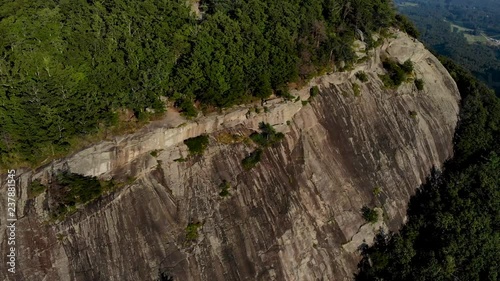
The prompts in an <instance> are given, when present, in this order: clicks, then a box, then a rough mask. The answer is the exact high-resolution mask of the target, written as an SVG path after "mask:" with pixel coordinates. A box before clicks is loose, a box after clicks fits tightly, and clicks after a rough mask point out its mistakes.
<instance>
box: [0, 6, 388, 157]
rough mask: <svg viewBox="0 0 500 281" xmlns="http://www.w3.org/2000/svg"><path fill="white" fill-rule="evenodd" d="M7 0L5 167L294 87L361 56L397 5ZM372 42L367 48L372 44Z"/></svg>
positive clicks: (1, 86) (1, 66)
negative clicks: (124, 127) (129, 114)
mask: <svg viewBox="0 0 500 281" xmlns="http://www.w3.org/2000/svg"><path fill="white" fill-rule="evenodd" d="M200 6H201V7H202V12H203V16H202V18H198V17H196V16H195V15H194V14H193V12H192V11H191V8H190V7H189V6H188V5H187V3H186V1H184V0H182V1H181V0H168V1H167V0H143V1H122V0H108V1H90V0H89V1H83V0H71V1H70V0H43V1H41V0H30V1H27V0H6V1H2V2H1V4H0V56H1V58H2V59H1V60H0V101H1V104H0V116H1V119H0V166H5V165H7V164H11V163H18V164H19V163H25V164H26V163H37V162H39V161H41V160H43V159H45V158H46V157H50V156H51V155H52V156H53V155H57V154H64V153H67V151H68V150H69V149H70V148H71V147H72V146H74V145H75V142H78V139H79V138H80V137H81V136H84V135H89V134H93V133H95V132H97V131H99V130H100V128H103V127H109V126H113V125H116V124H117V123H118V122H119V121H120V118H119V114H118V113H119V112H120V111H119V110H122V109H130V110H133V112H134V115H135V117H136V118H137V119H138V120H145V119H147V118H148V116H149V115H151V114H154V113H161V112H162V111H164V110H165V105H164V102H162V100H161V99H160V98H161V97H167V98H168V99H169V100H170V101H171V102H172V103H174V104H175V105H176V106H177V107H178V108H180V109H181V110H182V111H183V113H184V114H186V115H188V116H194V115H195V114H196V111H197V109H203V108H207V107H228V106H231V105H234V104H237V103H243V102H246V101H249V100H253V99H260V98H265V97H268V96H269V95H271V94H272V93H273V91H276V90H281V92H283V91H286V86H287V83H288V82H291V81H297V80H299V79H307V78H310V77H311V76H312V75H314V74H316V73H319V72H321V71H324V70H325V69H331V68H332V66H333V65H335V64H338V63H339V62H341V61H345V62H348V63H349V62H352V61H354V60H355V57H354V53H353V51H352V49H351V46H352V44H351V43H352V42H353V40H354V38H355V37H356V35H357V34H358V33H359V32H358V30H360V31H362V32H363V33H364V34H365V38H367V40H368V41H370V38H371V36H369V35H370V34H372V32H375V31H379V30H380V29H381V28H384V27H387V26H389V25H391V24H393V23H394V18H395V17H394V15H395V13H394V9H393V6H392V2H391V1H390V0H376V1H368V0H355V1H352V0H251V1H243V0H204V1H202V2H201V5H200ZM368 43H370V42H368Z"/></svg>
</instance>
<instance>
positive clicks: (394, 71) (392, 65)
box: [380, 59, 413, 88]
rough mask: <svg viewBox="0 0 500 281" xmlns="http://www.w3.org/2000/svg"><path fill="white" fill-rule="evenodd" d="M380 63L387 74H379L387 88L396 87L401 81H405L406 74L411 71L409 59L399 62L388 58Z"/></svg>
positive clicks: (406, 78) (411, 65)
mask: <svg viewBox="0 0 500 281" xmlns="http://www.w3.org/2000/svg"><path fill="white" fill-rule="evenodd" d="M382 65H383V67H384V69H385V70H386V72H387V74H384V75H381V76H380V78H381V80H382V82H384V86H386V87H387V88H397V87H398V86H399V85H401V84H402V83H403V82H406V81H407V80H408V76H409V75H410V74H411V73H412V72H413V63H412V62H411V61H410V60H407V61H405V62H404V63H403V64H400V63H397V62H395V61H393V60H390V59H388V60H385V61H384V62H383V63H382Z"/></svg>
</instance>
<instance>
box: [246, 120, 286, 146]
mask: <svg viewBox="0 0 500 281" xmlns="http://www.w3.org/2000/svg"><path fill="white" fill-rule="evenodd" d="M259 129H260V133H253V134H251V135H250V139H251V140H252V141H254V142H255V143H256V144H258V145H259V146H260V147H268V146H272V145H274V144H275V143H278V142H280V141H281V140H282V139H283V138H284V137H285V135H284V134H283V133H281V132H276V130H275V129H274V128H273V126H271V124H269V123H264V122H261V123H260V124H259Z"/></svg>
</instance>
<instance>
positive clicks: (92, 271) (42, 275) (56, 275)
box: [0, 33, 459, 281]
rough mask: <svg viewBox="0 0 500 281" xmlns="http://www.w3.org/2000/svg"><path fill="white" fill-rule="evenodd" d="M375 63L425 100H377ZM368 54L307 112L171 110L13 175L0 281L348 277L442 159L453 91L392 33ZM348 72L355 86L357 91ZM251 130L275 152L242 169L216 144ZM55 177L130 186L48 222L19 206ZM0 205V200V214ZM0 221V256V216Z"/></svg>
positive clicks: (239, 151) (303, 107) (237, 149)
mask: <svg viewBox="0 0 500 281" xmlns="http://www.w3.org/2000/svg"><path fill="white" fill-rule="evenodd" d="M384 56H387V57H392V58H394V59H397V60H398V61H400V62H403V61H405V60H407V59H411V60H412V61H413V62H414V68H415V75H416V76H417V77H418V78H421V79H423V81H424V83H425V87H424V90H423V91H417V89H416V88H415V86H414V84H413V83H405V84H403V85H402V86H400V87H399V88H398V89H397V90H387V89H385V88H384V87H383V83H382V82H381V80H380V79H379V77H378V75H377V74H382V73H383V69H382V66H381V62H380V60H381V57H384ZM369 57H370V59H369V60H367V61H366V62H364V63H362V64H359V65H357V66H356V67H355V69H354V70H352V71H349V72H342V73H334V74H331V75H326V76H323V77H319V78H317V79H315V80H313V81H311V82H310V83H309V85H308V87H305V88H303V89H301V90H299V91H295V92H292V94H293V95H298V96H300V98H301V99H302V100H306V99H308V98H309V88H310V87H312V86H315V85H317V86H319V88H320V90H321V94H320V95H318V96H316V97H314V98H312V99H311V102H310V103H308V104H306V103H302V102H300V101H298V102H293V101H289V102H283V101H281V100H278V99H276V100H272V101H268V102H267V104H266V107H267V110H266V112H262V113H255V112H251V110H250V109H251V107H249V106H242V107H238V108H234V109H231V110H228V111H227V112H225V113H224V114H212V115H209V116H205V117H202V118H200V119H199V120H196V121H185V120H182V118H180V117H178V116H176V114H175V113H173V112H171V113H169V115H168V116H167V117H166V118H165V119H164V120H161V121H156V122H153V123H152V124H150V125H149V126H147V127H146V128H144V129H142V130H140V131H139V132H137V133H135V134H133V135H128V136H123V137H117V138H116V139H115V140H114V141H105V142H101V143H99V144H96V145H94V146H92V147H89V148H87V149H85V150H82V151H80V152H78V153H76V154H74V155H72V156H69V157H67V158H65V159H61V160H58V161H54V162H53V163H51V164H50V165H47V166H45V167H41V168H39V169H38V170H36V171H22V172H23V173H22V174H21V175H20V177H19V186H18V202H17V203H18V218H19V220H18V221H17V237H16V239H17V242H16V247H17V251H18V259H17V266H16V269H17V272H16V274H10V273H9V274H4V273H6V272H7V266H6V264H5V263H2V264H1V265H0V271H1V272H2V276H4V277H3V280H51V281H52V280H155V279H156V278H157V277H158V276H159V272H164V273H166V274H168V275H169V276H173V277H174V280H301V281H302V280H350V279H352V277H353V274H354V272H355V271H356V265H357V262H358V260H359V253H358V252H357V249H358V247H359V246H361V244H363V243H365V242H366V243H371V242H372V240H373V237H374V233H375V231H377V230H378V229H379V228H385V229H391V230H396V229H397V228H398V227H399V225H400V224H401V223H402V222H403V221H404V219H405V213H406V206H407V202H408V199H409V197H410V196H411V195H412V194H413V193H414V191H415V189H416V188H417V187H418V186H419V184H420V183H421V182H422V181H423V180H424V179H425V177H426V175H427V174H428V173H429V171H430V169H431V167H432V166H440V165H441V163H443V162H444V160H446V159H447V158H449V157H450V156H451V155H452V137H453V133H454V128H455V124H456V122H457V114H458V99H459V93H458V90H457V88H456V85H455V83H454V81H453V80H452V78H451V77H450V75H449V74H448V73H447V71H446V70H445V68H444V67H443V66H442V65H441V64H440V63H439V61H438V60H437V59H436V58H435V57H434V56H433V55H432V54H431V53H430V52H428V51H427V50H425V48H424V47H423V45H422V44H420V43H419V42H416V41H414V40H412V39H410V38H409V37H408V36H407V35H405V34H403V33H396V34H395V38H391V39H389V40H387V41H386V43H385V44H384V45H382V46H381V47H379V48H377V49H376V50H373V51H371V54H370V56H369ZM359 70H363V71H365V72H366V73H367V75H368V76H369V80H368V82H366V83H361V82H360V81H357V80H356V78H355V73H356V72H357V71H359ZM353 83H357V84H359V86H360V89H361V91H360V95H359V96H356V95H355V93H354V91H353ZM410 112H412V114H410ZM261 121H265V122H268V123H271V124H273V125H274V126H275V128H276V129H277V130H279V131H282V132H285V133H286V134H285V139H284V140H283V141H282V142H280V143H279V144H278V145H275V146H273V147H271V148H268V149H266V150H265V152H264V156H263V159H262V161H261V162H260V163H259V164H258V165H257V167H255V168H254V169H252V170H250V171H245V170H244V169H243V168H242V166H241V160H242V159H243V158H244V157H245V156H246V155H247V154H248V153H249V152H250V151H252V150H253V149H254V146H253V145H252V144H250V143H248V142H244V141H243V142H238V141H236V142H235V143H230V142H228V141H224V136H228V135H231V134H239V135H248V133H249V132H250V130H256V129H257V128H258V124H259V122H261ZM287 121H289V122H287ZM203 133H207V134H209V136H210V145H209V147H208V149H207V151H206V152H205V153H204V155H203V156H202V157H191V158H190V159H188V160H187V161H186V162H180V161H174V160H175V159H179V158H181V157H186V156H187V148H186V147H185V145H184V144H183V142H182V141H183V140H185V139H187V138H190V137H194V136H197V135H200V134H203ZM153 150H158V153H157V155H156V157H154V156H152V155H151V153H150V152H151V151H153ZM62 169H69V170H70V171H71V172H74V173H81V174H85V175H95V176H99V177H101V178H111V177H114V178H125V177H133V178H135V181H134V182H133V183H131V184H128V185H126V186H125V187H123V188H121V189H119V190H117V191H115V192H113V193H111V194H108V195H106V196H104V197H102V198H100V199H98V200H96V201H94V202H92V203H90V204H88V205H86V206H83V207H82V208H81V209H80V210H79V211H78V212H76V213H75V214H73V215H71V216H68V217H67V218H66V219H65V220H63V221H62V222H58V223H53V222H48V215H47V212H46V211H45V210H44V208H45V206H46V202H45V200H46V198H45V197H46V196H45V195H44V194H42V195H40V196H38V197H36V198H35V199H28V195H27V192H26V186H27V185H28V183H29V182H30V181H31V180H33V179H35V178H41V179H47V178H48V177H49V176H50V174H51V173H52V172H53V171H56V170H62ZM18 172H19V171H18ZM2 180H4V179H3V178H2ZM224 180H226V181H227V182H229V183H230V184H231V188H230V189H229V192H230V194H231V195H230V196H227V197H221V196H220V195H219V192H220V188H219V185H220V184H221V183H222V182H223V181H224ZM1 190H2V193H5V190H6V185H5V183H4V182H2V189H1ZM374 190H376V192H374ZM6 206H7V203H6V197H5V196H2V197H1V199H0V213H1V214H5V213H6ZM363 206H367V207H370V208H374V207H377V209H376V210H377V212H378V213H379V214H380V216H379V217H382V218H383V219H382V218H381V219H380V220H379V221H378V222H377V223H375V224H367V223H366V221H365V220H364V219H363V217H362V212H361V209H362V207H363ZM195 222H199V223H200V224H201V226H200V228H199V229H198V238H197V239H196V241H194V242H189V241H186V239H185V238H186V227H187V225H188V224H189V223H195ZM0 223H1V224H0V229H1V232H0V249H2V253H6V252H7V251H6V250H7V248H8V245H7V237H6V231H5V226H6V220H5V216H4V215H1V217H0Z"/></svg>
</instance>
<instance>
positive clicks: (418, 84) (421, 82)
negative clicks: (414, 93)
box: [414, 79, 424, 91]
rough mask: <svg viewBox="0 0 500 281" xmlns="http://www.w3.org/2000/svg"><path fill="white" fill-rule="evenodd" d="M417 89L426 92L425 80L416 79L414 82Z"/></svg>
mask: <svg viewBox="0 0 500 281" xmlns="http://www.w3.org/2000/svg"><path fill="white" fill-rule="evenodd" d="M414 83H415V87H417V90H419V91H423V90H424V80H422V79H415V81H414Z"/></svg>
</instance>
